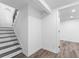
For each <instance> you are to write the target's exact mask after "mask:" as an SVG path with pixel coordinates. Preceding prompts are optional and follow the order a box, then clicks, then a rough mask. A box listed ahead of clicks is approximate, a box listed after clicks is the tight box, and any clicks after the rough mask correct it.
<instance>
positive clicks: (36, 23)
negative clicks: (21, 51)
mask: <svg viewBox="0 0 79 59" xmlns="http://www.w3.org/2000/svg"><path fill="white" fill-rule="evenodd" d="M41 26H42V20H41V19H40V14H39V12H38V11H37V10H36V9H34V8H33V7H29V19H28V56H30V55H31V54H33V53H35V52H37V51H38V50H39V49H41V48H42V39H41V28H42V27H41Z"/></svg>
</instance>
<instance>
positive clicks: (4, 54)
mask: <svg viewBox="0 0 79 59" xmlns="http://www.w3.org/2000/svg"><path fill="white" fill-rule="evenodd" d="M18 50H21V48H17V49H14V50H12V51H9V52H6V53H3V54H1V55H0V58H2V57H4V56H7V55H9V54H11V53H14V52H17V51H18Z"/></svg>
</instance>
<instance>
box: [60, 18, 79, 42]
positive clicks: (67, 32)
mask: <svg viewBox="0 0 79 59" xmlns="http://www.w3.org/2000/svg"><path fill="white" fill-rule="evenodd" d="M60 38H61V40H66V41H72V42H79V19H77V20H69V21H66V22H63V23H61V28H60Z"/></svg>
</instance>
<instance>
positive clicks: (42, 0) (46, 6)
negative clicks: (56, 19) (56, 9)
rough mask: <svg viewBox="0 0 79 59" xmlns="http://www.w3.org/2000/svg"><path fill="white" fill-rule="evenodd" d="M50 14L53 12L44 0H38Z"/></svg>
mask: <svg viewBox="0 0 79 59" xmlns="http://www.w3.org/2000/svg"><path fill="white" fill-rule="evenodd" d="M38 1H39V2H40V3H41V4H42V5H43V6H44V7H45V8H46V9H47V10H48V11H49V12H52V10H51V9H50V7H49V6H48V4H47V3H46V2H45V1H44V0H38Z"/></svg>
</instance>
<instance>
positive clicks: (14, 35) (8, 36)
mask: <svg viewBox="0 0 79 59" xmlns="http://www.w3.org/2000/svg"><path fill="white" fill-rule="evenodd" d="M9 37H16V35H13V36H5V37H0V38H1V39H2V38H9Z"/></svg>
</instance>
